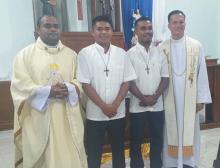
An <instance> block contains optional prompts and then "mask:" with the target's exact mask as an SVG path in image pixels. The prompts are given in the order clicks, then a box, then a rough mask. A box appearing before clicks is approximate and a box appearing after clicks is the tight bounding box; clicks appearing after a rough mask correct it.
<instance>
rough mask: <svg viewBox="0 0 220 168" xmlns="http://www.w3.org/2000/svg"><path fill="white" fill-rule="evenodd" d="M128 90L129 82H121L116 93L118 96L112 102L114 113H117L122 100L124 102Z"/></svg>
mask: <svg viewBox="0 0 220 168" xmlns="http://www.w3.org/2000/svg"><path fill="white" fill-rule="evenodd" d="M128 90H129V81H127V82H123V83H122V84H121V87H120V90H119V92H118V95H117V97H116V99H115V100H114V102H113V103H112V105H113V107H114V108H115V111H117V109H118V107H119V106H120V104H121V102H122V100H124V98H125V96H126V95H127V93H128Z"/></svg>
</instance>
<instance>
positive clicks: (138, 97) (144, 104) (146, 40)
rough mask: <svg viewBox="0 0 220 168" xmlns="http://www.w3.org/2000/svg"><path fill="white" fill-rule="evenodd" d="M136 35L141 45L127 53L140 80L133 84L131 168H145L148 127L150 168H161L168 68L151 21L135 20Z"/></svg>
mask: <svg viewBox="0 0 220 168" xmlns="http://www.w3.org/2000/svg"><path fill="white" fill-rule="evenodd" d="M135 33H136V35H137V37H138V43H137V44H136V45H135V46H134V47H132V48H131V49H130V50H129V51H128V52H127V55H128V56H129V57H130V59H131V63H132V65H133V67H134V69H135V72H136V74H137V79H136V80H134V81H132V82H131V84H130V91H131V93H132V95H131V99H130V140H131V144H130V157H131V162H130V166H131V168H143V167H144V162H143V158H142V154H141V144H142V143H143V139H144V129H145V127H146V125H148V128H149V136H150V137H149V138H150V167H152V168H161V167H162V159H161V152H162V146H163V125H164V111H163V110H164V109H163V99H162V94H163V92H164V90H165V89H166V88H167V86H168V81H169V78H168V77H169V75H168V66H167V61H166V57H165V56H164V55H162V52H160V50H159V49H158V48H157V47H156V46H153V44H152V37H153V30H152V23H151V21H150V19H149V18H147V17H141V18H139V19H138V20H136V22H135Z"/></svg>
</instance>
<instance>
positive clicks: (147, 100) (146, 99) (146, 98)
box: [129, 81, 156, 107]
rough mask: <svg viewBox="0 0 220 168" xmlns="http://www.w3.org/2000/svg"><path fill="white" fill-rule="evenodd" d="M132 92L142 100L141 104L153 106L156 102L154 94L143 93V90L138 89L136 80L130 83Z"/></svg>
mask: <svg viewBox="0 0 220 168" xmlns="http://www.w3.org/2000/svg"><path fill="white" fill-rule="evenodd" d="M129 90H130V92H131V93H132V94H133V95H134V96H135V97H137V98H138V99H139V100H140V104H139V105H140V106H143V107H145V106H152V105H154V104H155V103H156V101H155V100H154V98H153V96H151V95H143V94H142V93H141V91H140V90H139V89H138V87H137V86H136V84H135V82H134V81H131V83H130V89H129Z"/></svg>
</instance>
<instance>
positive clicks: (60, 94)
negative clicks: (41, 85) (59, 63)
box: [49, 83, 68, 99]
mask: <svg viewBox="0 0 220 168" xmlns="http://www.w3.org/2000/svg"><path fill="white" fill-rule="evenodd" d="M67 96H68V89H67V87H66V85H65V84H63V83H57V84H56V85H52V86H51V90H50V95H49V97H50V98H56V99H64V98H66V97H67Z"/></svg>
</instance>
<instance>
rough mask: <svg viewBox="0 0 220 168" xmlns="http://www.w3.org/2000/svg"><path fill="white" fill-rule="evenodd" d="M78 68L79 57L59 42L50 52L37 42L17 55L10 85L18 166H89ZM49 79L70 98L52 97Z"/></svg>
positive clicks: (65, 167)
mask: <svg viewBox="0 0 220 168" xmlns="http://www.w3.org/2000/svg"><path fill="white" fill-rule="evenodd" d="M75 69H76V53H75V52H73V51H72V50H71V49H69V48H68V47H66V46H64V45H62V43H61V42H59V44H58V45H57V47H54V48H51V47H48V46H46V45H45V44H44V43H43V42H42V41H41V39H40V38H38V40H37V41H36V43H34V44H31V45H29V46H27V47H26V48H24V49H23V50H22V51H20V52H19V53H18V55H17V56H16V57H15V59H14V64H13V73H12V81H11V94H12V98H13V103H14V107H15V112H14V116H15V117H14V133H15V148H16V153H15V161H16V163H15V164H16V165H15V167H23V168H32V167H33V168H61V167H63V168H72V167H77V168H86V167H87V161H86V154H85V149H84V126H83V120H82V114H81V111H80V104H79V103H78V101H77V97H76V96H77V95H76V91H75V87H74V86H75V85H78V87H80V85H79V83H78V82H77V81H76V78H75ZM55 74H56V75H55ZM58 77H59V79H58ZM51 79H53V81H54V80H56V79H57V80H59V82H60V80H61V81H62V82H65V83H66V85H67V87H68V94H69V95H68V98H66V99H54V98H48V96H49V93H50V87H51V83H50V81H51ZM71 83H73V85H72V84H71ZM71 97H72V98H71ZM73 97H75V98H73ZM74 99H75V100H74Z"/></svg>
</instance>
